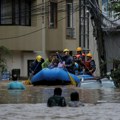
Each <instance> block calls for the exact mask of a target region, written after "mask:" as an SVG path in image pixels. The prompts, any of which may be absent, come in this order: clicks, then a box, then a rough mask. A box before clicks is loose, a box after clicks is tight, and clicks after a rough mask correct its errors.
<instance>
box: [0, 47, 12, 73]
mask: <svg viewBox="0 0 120 120" xmlns="http://www.w3.org/2000/svg"><path fill="white" fill-rule="evenodd" d="M10 54H11V53H10V50H9V49H8V48H6V47H4V46H0V73H1V72H3V71H6V70H7V65H6V56H7V55H10Z"/></svg>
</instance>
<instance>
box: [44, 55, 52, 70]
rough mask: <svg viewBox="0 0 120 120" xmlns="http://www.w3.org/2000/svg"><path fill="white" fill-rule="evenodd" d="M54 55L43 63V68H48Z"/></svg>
mask: <svg viewBox="0 0 120 120" xmlns="http://www.w3.org/2000/svg"><path fill="white" fill-rule="evenodd" d="M52 58H53V57H52V56H49V57H48V58H47V59H46V60H45V61H44V62H43V63H42V69H43V68H48V66H49V65H50V63H51V62H52Z"/></svg>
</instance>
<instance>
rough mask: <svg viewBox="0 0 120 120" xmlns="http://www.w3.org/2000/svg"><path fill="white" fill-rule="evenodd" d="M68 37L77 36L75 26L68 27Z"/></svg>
mask: <svg viewBox="0 0 120 120" xmlns="http://www.w3.org/2000/svg"><path fill="white" fill-rule="evenodd" d="M66 37H67V38H75V28H66Z"/></svg>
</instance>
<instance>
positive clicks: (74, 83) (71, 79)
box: [56, 52, 77, 86]
mask: <svg viewBox="0 0 120 120" xmlns="http://www.w3.org/2000/svg"><path fill="white" fill-rule="evenodd" d="M56 54H57V56H58V59H59V60H60V62H61V63H63V61H62V59H61V57H60V55H59V53H58V52H56ZM64 69H65V70H66V72H67V73H68V76H69V78H70V81H71V84H72V85H75V86H76V85H77V84H76V82H75V80H74V79H73V78H72V76H71V75H70V73H69V72H68V70H67V68H66V67H64Z"/></svg>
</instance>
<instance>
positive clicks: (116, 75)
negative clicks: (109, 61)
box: [111, 68, 120, 88]
mask: <svg viewBox="0 0 120 120" xmlns="http://www.w3.org/2000/svg"><path fill="white" fill-rule="evenodd" d="M111 77H112V79H113V81H114V85H115V87H117V88H120V68H118V69H115V70H112V71H111Z"/></svg>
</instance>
